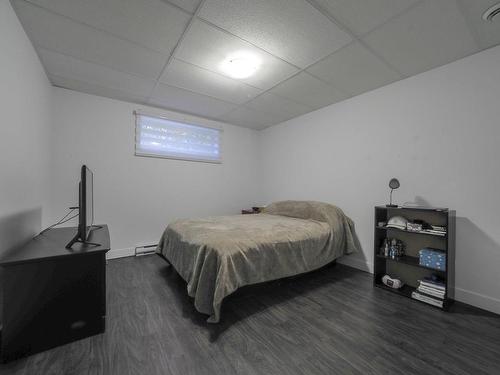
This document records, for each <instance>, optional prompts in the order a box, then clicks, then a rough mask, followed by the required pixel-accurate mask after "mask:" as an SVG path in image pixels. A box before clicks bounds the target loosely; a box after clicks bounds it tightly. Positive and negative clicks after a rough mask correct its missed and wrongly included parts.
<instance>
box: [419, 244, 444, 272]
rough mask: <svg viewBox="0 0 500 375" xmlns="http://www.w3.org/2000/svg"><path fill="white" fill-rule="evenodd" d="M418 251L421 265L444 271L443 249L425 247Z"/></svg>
mask: <svg viewBox="0 0 500 375" xmlns="http://www.w3.org/2000/svg"><path fill="white" fill-rule="evenodd" d="M418 253H419V263H420V265H421V266H424V267H428V268H433V269H435V270H439V271H446V253H445V252H444V251H441V250H438V249H433V248H430V247H425V248H423V249H422V250H420V251H419V252H418Z"/></svg>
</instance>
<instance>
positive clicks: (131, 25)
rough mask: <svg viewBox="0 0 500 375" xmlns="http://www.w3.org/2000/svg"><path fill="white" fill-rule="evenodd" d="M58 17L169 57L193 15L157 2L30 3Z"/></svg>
mask: <svg viewBox="0 0 500 375" xmlns="http://www.w3.org/2000/svg"><path fill="white" fill-rule="evenodd" d="M28 1H29V2H30V3H34V4H37V5H39V6H42V7H44V8H46V9H49V10H51V11H53V12H56V13H57V14H60V15H64V16H66V17H70V18H72V19H73V20H77V21H79V22H83V23H85V24H87V25H90V26H93V27H95V28H98V29H100V30H104V31H107V32H109V33H112V34H114V35H117V36H120V37H122V38H125V39H127V40H129V41H132V42H135V43H138V44H141V45H142V46H144V47H148V48H151V49H153V50H155V51H159V52H163V53H167V54H170V53H171V52H172V50H173V49H174V47H175V45H176V44H177V42H178V41H179V39H180V37H181V35H182V33H183V32H184V30H185V29H186V26H187V24H188V22H189V20H190V18H191V16H190V15H189V14H188V13H186V12H184V11H182V10H180V9H178V8H177V7H175V6H173V5H170V4H167V3H165V2H161V1H158V0H141V1H137V0H106V1H102V0H28Z"/></svg>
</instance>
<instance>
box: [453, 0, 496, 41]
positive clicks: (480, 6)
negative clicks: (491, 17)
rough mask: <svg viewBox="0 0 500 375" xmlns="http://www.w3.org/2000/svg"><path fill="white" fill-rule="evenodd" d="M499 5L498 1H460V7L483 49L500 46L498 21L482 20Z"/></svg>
mask: <svg viewBox="0 0 500 375" xmlns="http://www.w3.org/2000/svg"><path fill="white" fill-rule="evenodd" d="M497 3H498V0H474V1H470V0H458V4H459V7H460V9H461V10H462V13H463V14H464V15H465V18H466V19H467V21H468V24H469V27H470V28H471V31H472V32H473V34H474V36H475V38H476V40H477V41H478V42H479V44H480V46H481V48H482V49H485V48H490V47H493V46H496V45H498V44H500V22H499V21H498V19H497V20H496V21H494V22H491V21H484V20H483V19H482V16H483V13H484V12H485V11H486V10H487V9H489V8H490V7H492V6H493V5H495V4H497ZM497 17H498V16H497Z"/></svg>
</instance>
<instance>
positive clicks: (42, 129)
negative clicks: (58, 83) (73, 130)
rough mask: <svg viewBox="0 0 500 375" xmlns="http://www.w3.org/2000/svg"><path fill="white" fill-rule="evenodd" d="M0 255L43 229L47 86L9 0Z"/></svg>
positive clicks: (0, 70) (3, 57) (3, 43)
mask: <svg viewBox="0 0 500 375" xmlns="http://www.w3.org/2000/svg"><path fill="white" fill-rule="evenodd" d="M0 51H1V52H0V112H1V114H2V115H1V116H2V117H1V121H0V253H3V252H5V251H8V250H10V249H13V248H15V247H17V246H18V245H19V244H21V243H23V242H24V241H26V240H28V239H30V238H31V237H32V236H33V235H34V234H35V233H37V232H38V231H40V228H41V226H42V220H43V223H46V222H47V221H46V217H47V203H48V199H47V196H48V187H49V163H48V161H49V150H50V148H49V144H50V143H49V142H50V110H51V105H50V100H51V94H52V93H51V86H50V83H49V81H48V79H47V77H46V75H45V72H44V70H43V68H42V65H41V64H40V61H39V59H38V56H37V55H36V53H35V51H34V49H33V47H32V45H31V43H30V41H29V40H28V37H27V36H26V34H25V32H24V30H23V28H22V26H21V24H20V23H19V21H18V19H17V16H16V14H15V13H14V11H13V9H12V7H11V5H10V3H9V2H8V1H7V0H0Z"/></svg>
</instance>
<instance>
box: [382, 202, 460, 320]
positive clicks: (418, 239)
mask: <svg viewBox="0 0 500 375" xmlns="http://www.w3.org/2000/svg"><path fill="white" fill-rule="evenodd" d="M393 216H403V217H405V218H406V219H408V220H409V221H413V220H423V221H425V222H427V223H429V224H432V225H439V226H443V227H445V228H446V229H447V233H446V235H444V236H443V235H439V234H433V233H425V232H415V231H410V230H405V229H398V228H391V227H389V228H388V227H386V226H379V225H378V223H379V222H386V223H387V222H388V221H389V219H390V218H391V217H393ZM388 238H390V239H392V238H395V239H398V240H401V241H403V242H404V244H405V252H406V253H405V255H404V256H402V257H398V258H390V257H386V256H384V255H383V254H381V246H382V243H383V241H384V239H388ZM424 247H431V248H437V249H440V250H441V251H444V252H445V253H446V271H441V270H436V269H433V268H430V267H426V266H421V265H420V262H419V254H418V251H419V250H420V249H422V248H424ZM373 259H374V267H373V269H374V276H373V285H374V286H375V287H377V288H381V289H385V290H387V291H390V292H392V293H396V294H399V295H401V296H404V297H408V298H412V293H413V292H414V291H416V290H417V287H418V283H419V280H421V279H423V278H424V277H430V276H433V275H434V276H437V277H439V278H441V279H442V280H443V282H444V283H445V285H446V294H445V296H444V300H443V307H442V308H440V307H436V306H433V305H430V304H427V303H426V304H427V305H428V306H432V307H434V308H440V309H443V310H446V309H447V308H448V307H449V306H450V304H451V303H452V302H453V300H454V294H453V293H454V284H455V212H454V211H451V210H449V209H447V208H432V207H425V208H423V207H418V208H413V207H385V206H376V207H375V225H374V257H373ZM384 275H389V276H391V277H393V278H398V279H400V280H401V281H402V282H403V283H404V284H405V285H404V286H403V287H402V288H401V289H393V288H390V287H387V286H385V285H384V284H383V283H382V277H383V276H384ZM412 299H413V298H412ZM413 300H414V301H417V302H420V303H425V302H422V301H419V300H416V299H413Z"/></svg>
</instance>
